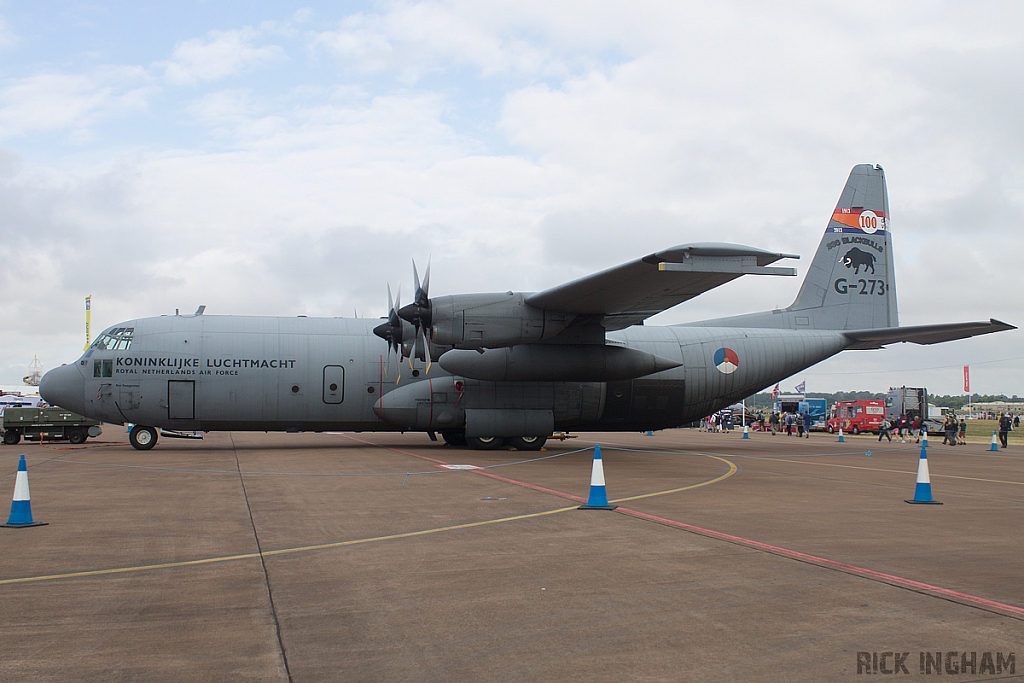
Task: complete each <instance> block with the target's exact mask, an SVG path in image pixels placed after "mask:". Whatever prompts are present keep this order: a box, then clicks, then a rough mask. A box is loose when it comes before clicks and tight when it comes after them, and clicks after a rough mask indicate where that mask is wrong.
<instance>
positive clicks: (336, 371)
mask: <svg viewBox="0 0 1024 683" xmlns="http://www.w3.org/2000/svg"><path fill="white" fill-rule="evenodd" d="M344 400H345V367H344V366H342V365H325V366H324V403H332V404H337V403H341V402H342V401H344Z"/></svg>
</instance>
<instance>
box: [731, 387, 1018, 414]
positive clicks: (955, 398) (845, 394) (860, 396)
mask: <svg viewBox="0 0 1024 683" xmlns="http://www.w3.org/2000/svg"><path fill="white" fill-rule="evenodd" d="M807 397H808V398H823V399H825V400H826V401H827V402H828V405H830V406H831V405H832V404H833V403H835V402H836V401H865V400H868V399H872V398H874V399H879V400H884V399H885V393H876V392H871V391H837V392H836V393H834V394H825V393H820V392H810V393H808V394H807ZM993 401H1005V402H1013V401H1021V402H1024V399H1021V398H1019V397H1018V396H1017V394H1014V395H1013V396H1007V395H1006V394H998V395H996V394H972V395H971V403H990V402H993ZM928 402H929V403H931V404H932V405H934V406H944V407H946V408H953V409H954V410H959V409H961V408H963V407H964V406H966V405H967V396H965V395H963V394H956V395H952V396H949V395H943V396H936V395H935V394H928ZM771 405H772V399H771V393H770V392H768V391H762V392H761V393H760V394H756V395H754V396H751V397H750V398H748V399H747V406H748V407H750V408H769V407H771Z"/></svg>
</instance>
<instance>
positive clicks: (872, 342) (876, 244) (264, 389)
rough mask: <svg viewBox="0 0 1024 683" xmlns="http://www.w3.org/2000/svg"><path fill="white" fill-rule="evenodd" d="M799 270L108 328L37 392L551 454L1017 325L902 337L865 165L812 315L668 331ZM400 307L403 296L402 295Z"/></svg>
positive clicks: (167, 319) (680, 263) (719, 251)
mask: <svg viewBox="0 0 1024 683" xmlns="http://www.w3.org/2000/svg"><path fill="white" fill-rule="evenodd" d="M787 258H799V257H797V256H795V255H791V254H779V253H772V252H768V251H763V250H761V249H754V248H751V247H745V246H739V245H733V244H720V243H695V244H684V245H680V246H677V247H672V248H671V249H666V250H664V251H659V252H656V253H654V254H649V255H647V256H644V257H643V258H640V259H637V260H635V261H631V262H629V263H626V264H623V265H620V266H616V267H614V268H610V269H608V270H605V271H602V272H599V273H596V274H594V275H590V276H587V277H584V278H581V279H578V280H574V281H572V282H569V283H567V284H563V285H560V286H558V287H554V288H552V289H548V290H545V291H543V292H536V293H522V292H505V293H498V294H467V295H455V296H441V297H436V298H430V297H429V294H428V288H429V279H430V276H429V267H428V269H427V272H425V273H424V279H423V281H422V282H420V281H419V274H418V273H417V272H416V270H415V264H413V273H414V277H415V280H416V282H415V284H416V291H415V295H414V300H413V303H411V304H409V305H407V306H405V307H401V304H400V303H399V302H397V301H389V315H388V317H387V318H386V319H385V320H384V322H382V323H378V321H368V320H365V319H344V318H307V317H297V318H281V317H266V316H256V317H241V316H212V315H203V312H204V311H203V308H202V307H201V308H200V309H199V310H198V311H196V313H195V314H194V315H185V316H182V315H174V316H161V317H155V318H140V319H138V320H130V321H127V322H123V323H119V324H117V325H115V326H114V327H111V328H110V329H107V330H106V331H104V332H103V333H102V334H101V335H100V336H99V337H98V338H97V339H96V341H95V342H94V343H93V344H92V346H91V347H90V348H89V349H88V350H87V351H86V353H85V355H83V356H82V357H81V358H80V359H79V360H78V361H77V362H76V363H74V364H72V365H67V366H62V367H59V368H55V369H53V370H51V371H49V372H48V373H46V375H45V376H44V377H43V379H42V383H41V385H40V387H39V389H40V394H41V395H42V397H43V398H44V399H45V400H47V401H48V402H50V403H51V404H56V405H60V406H62V407H64V408H67V409H69V410H73V411H75V412H78V413H81V414H83V415H87V416H89V417H93V418H97V419H100V420H104V421H106V422H112V423H116V424H124V423H130V424H132V425H134V426H133V427H132V429H131V432H130V441H131V444H132V445H133V446H134V447H135V448H137V449H148V448H152V447H153V446H154V445H155V444H156V441H157V428H164V429H169V430H199V431H214V430H254V431H257V430H258V431H286V432H300V431H326V430H339V431H341V430H345V431H422V432H426V433H427V434H428V435H429V436H430V437H431V438H436V437H435V434H436V433H438V432H440V434H441V435H442V437H443V438H444V440H445V441H446V442H447V443H449V444H454V445H464V444H467V443H468V445H469V446H472V447H474V448H478V449H489V448H498V447H501V446H502V445H505V444H509V445H512V446H514V447H516V448H518V449H523V450H531V449H539V448H540V447H541V446H542V445H543V444H544V442H545V440H546V439H547V438H548V437H549V436H550V435H551V434H552V433H553V431H554V430H567V431H577V432H579V431H646V430H655V429H665V428H669V427H676V426H680V425H684V424H687V423H689V422H692V421H693V420H695V419H698V418H700V417H701V416H703V415H707V414H709V413H711V412H713V411H716V410H719V409H721V408H723V407H725V406H728V405H730V404H731V403H734V402H735V401H737V400H739V399H740V398H742V397H744V396H749V395H751V394H753V393H755V392H757V391H759V390H761V389H764V388H765V387H768V386H771V385H772V384H775V383H776V382H778V381H780V380H781V379H784V378H786V377H788V376H790V375H792V374H794V373H797V372H799V371H800V370H803V369H805V368H808V367H810V366H812V365H814V364H815V363H817V362H819V361H821V360H824V359H826V358H829V357H830V356H833V355H835V354H837V353H839V352H840V351H843V350H846V349H877V348H882V347H883V346H885V345H886V344H892V343H895V342H913V343H916V344H934V343H937V342H944V341H950V340H954V339H964V338H967V337H972V336H975V335H980V334H987V333H990V332H999V331H1002V330H1011V329H1016V328H1014V327H1013V326H1012V325H1008V324H1006V323H1003V322H1000V321H997V320H988V321H983V322H968V323H943V324H936V325H921V326H914V327H899V322H898V320H897V314H896V282H895V277H894V276H895V273H894V271H893V256H892V241H891V238H890V226H889V202H888V196H887V192H886V187H885V175H884V173H883V171H882V168H881V167H880V166H871V165H868V164H864V165H859V166H856V167H854V169H853V171H852V172H851V173H850V178H849V180H848V181H847V183H846V187H845V189H844V190H843V193H842V195H841V196H840V198H839V203H838V205H837V206H836V209H835V211H834V212H833V214H832V217H831V218H830V220H829V221H828V226H827V228H826V229H825V236H824V238H823V239H822V241H821V244H820V245H819V247H818V251H817V253H816V254H815V255H814V260H813V261H812V262H811V265H810V268H809V270H808V271H807V275H806V276H805V279H804V282H803V285H802V286H801V288H800V291H799V293H798V294H797V297H796V300H795V301H794V302H793V304H792V305H791V306H789V307H788V308H785V309H781V310H780V309H776V310H772V311H766V312H763V313H753V314H747V315H739V316H733V317H728V318H720V319H716V320H706V321H703V322H699V323H690V324H685V325H672V326H668V327H645V326H643V322H644V320H645V319H647V318H649V317H650V316H652V315H654V314H656V313H658V312H660V311H664V310H666V309H668V308H671V307H673V306H675V305H677V304H680V303H682V302H684V301H687V300H689V299H692V298H693V297H695V296H697V295H699V294H702V293H704V292H706V291H708V290H711V289H713V288H715V287H718V286H720V285H723V284H725V283H726V282H729V281H731V280H734V279H736V278H738V277H740V276H742V275H796V271H795V269H792V268H781V267H774V266H771V264H773V263H775V262H776V261H779V260H781V259H787ZM388 295H389V299H390V288H389V292H388Z"/></svg>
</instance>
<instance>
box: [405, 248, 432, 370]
mask: <svg viewBox="0 0 1024 683" xmlns="http://www.w3.org/2000/svg"><path fill="white" fill-rule="evenodd" d="M412 278H413V282H414V284H415V285H416V292H415V294H413V301H412V303H411V304H409V305H408V306H405V307H404V308H400V309H399V311H398V315H399V316H400V317H401V318H402V320H405V321H406V322H410V323H412V326H413V329H414V342H413V344H412V349H411V350H412V353H411V354H410V361H411V356H413V355H414V356H415V357H416V358H418V359H420V360H422V361H424V362H425V363H426V364H427V372H430V365H431V358H430V323H431V308H430V259H427V269H426V271H424V273H423V281H422V282H421V281H420V274H419V271H418V270H417V269H416V259H413V261H412Z"/></svg>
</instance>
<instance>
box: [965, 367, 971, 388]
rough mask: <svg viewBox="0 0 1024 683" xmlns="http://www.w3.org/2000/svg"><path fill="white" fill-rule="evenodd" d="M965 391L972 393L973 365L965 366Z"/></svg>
mask: <svg viewBox="0 0 1024 683" xmlns="http://www.w3.org/2000/svg"><path fill="white" fill-rule="evenodd" d="M964 393H965V394H969V393H971V366H970V365H965V366H964Z"/></svg>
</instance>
